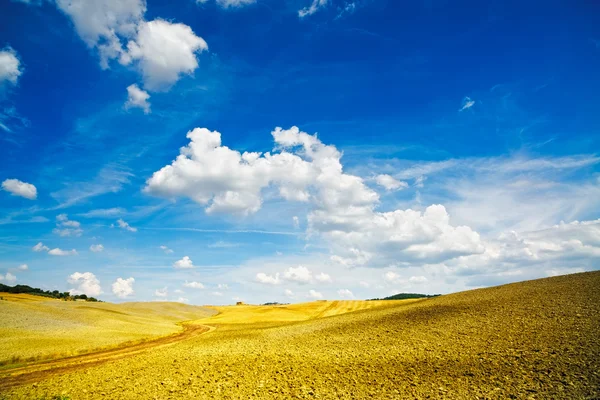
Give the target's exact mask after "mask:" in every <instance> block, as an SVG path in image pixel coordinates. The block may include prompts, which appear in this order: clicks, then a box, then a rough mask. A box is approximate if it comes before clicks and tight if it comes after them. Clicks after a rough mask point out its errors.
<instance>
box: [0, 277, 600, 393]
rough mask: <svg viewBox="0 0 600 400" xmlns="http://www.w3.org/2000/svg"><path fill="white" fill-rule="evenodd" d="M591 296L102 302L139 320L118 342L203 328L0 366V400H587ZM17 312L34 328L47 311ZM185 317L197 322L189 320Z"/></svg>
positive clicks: (509, 290)
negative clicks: (107, 350) (197, 304)
mask: <svg viewBox="0 0 600 400" xmlns="http://www.w3.org/2000/svg"><path fill="white" fill-rule="evenodd" d="M598 287H600V273H598V272H593V273H584V274H575V275H569V276H562V277H556V278H548V279H541V280H536V281H528V282H522V283H516V284H510V285H505V286H500V287H494V288H488V289H479V290H473V291H467V292H461V293H456V294H452V295H446V296H441V297H436V298H431V299H422V300H401V301H376V302H369V301H319V302H312V303H303V304H294V305H277V306H251V305H239V306H227V307H214V308H213V307H210V308H209V309H210V310H214V311H217V312H218V313H219V314H217V315H214V316H207V315H208V314H207V312H210V311H205V310H204V309H200V308H199V309H195V308H193V307H185V306H181V305H169V304H164V303H163V304H161V303H147V304H132V305H127V304H125V305H123V306H119V307H121V308H118V307H117V306H113V305H109V304H101V305H98V307H105V308H106V309H111V310H112V309H114V310H117V309H118V310H120V311H123V312H134V311H139V312H140V313H142V310H145V311H144V312H143V313H144V314H146V315H147V314H148V313H149V310H152V311H151V312H152V316H149V317H148V318H147V319H145V320H144V319H142V317H141V316H139V317H138V318H140V319H139V322H138V324H137V325H136V328H135V329H133V328H132V329H130V330H124V334H123V337H122V338H121V339H127V340H130V339H131V338H132V337H134V336H132V335H134V334H139V335H141V331H142V330H143V329H142V326H145V327H147V328H146V329H148V330H149V331H152V332H154V333H155V334H158V333H169V332H170V331H169V329H168V327H169V326H171V325H169V324H173V323H174V322H175V320H177V318H180V321H183V320H188V324H191V326H197V327H206V329H203V330H198V331H197V332H196V333H194V334H190V335H189V336H186V337H184V338H182V339H181V340H174V341H173V342H171V343H167V344H161V345H160V346H156V347H152V346H150V347H148V348H147V349H145V350H141V351H139V352H135V353H132V354H120V355H119V356H118V357H114V358H110V359H102V357H101V356H100V357H99V358H98V360H96V361H97V362H96V363H93V364H90V365H86V364H85V363H83V364H81V365H73V364H72V363H71V364H70V365H69V366H65V365H66V364H65V361H64V360H63V361H60V360H59V361H55V362H54V364H53V363H50V366H51V367H52V368H50V369H46V367H40V365H37V366H36V365H32V366H31V367H30V369H29V370H28V369H27V368H21V369H17V370H13V372H11V369H10V368H5V369H4V370H3V371H2V373H1V375H0V387H2V393H3V395H4V396H5V397H6V398H42V397H43V396H48V397H50V396H54V395H63V396H68V397H70V398H72V399H80V398H81V399H100V398H120V399H123V398H124V399H127V398H158V399H166V398H231V399H238V398H282V399H287V398H323V399H325V398H388V399H389V398H391V399H405V398H494V399H504V398H534V399H537V398H539V399H546V398H564V399H592V398H596V397H597V396H599V395H600V373H599V372H598V371H600V339H599V335H598V332H599V331H600V291H599V290H598ZM8 303H10V301H9V302H8ZM6 304H7V302H6V301H5V302H4V303H3V307H6ZM17 304H19V307H22V308H21V312H23V313H28V312H29V313H30V314H23V315H31V318H36V319H37V318H41V317H40V315H45V314H44V311H42V310H46V309H53V310H54V309H55V308H56V307H57V306H56V305H55V303H54V302H45V301H44V302H34V301H32V300H29V302H25V301H21V302H20V303H17ZM23 304H27V305H28V307H30V308H27V309H26V308H24V307H25V305H23ZM57 304H60V303H58V302H57ZM11 307H16V306H15V305H14V304H13V305H11ZM68 307H73V309H77V307H79V305H78V304H69V305H68ZM196 310H197V311H196ZM79 312H83V311H82V310H79ZM86 312H89V310H87V311H86ZM194 312H198V313H200V314H202V313H204V316H205V317H202V316H199V317H196V318H194V320H193V321H189V320H190V319H191V318H192V316H193V314H194ZM92 314H93V315H94V316H95V317H94V321H95V324H96V325H95V328H92V327H88V328H87V329H89V330H90V332H91V331H93V330H94V329H96V330H97V332H99V333H102V334H106V332H108V331H109V330H111V329H109V328H108V327H109V326H113V325H114V324H117V325H118V324H119V323H123V322H122V321H120V322H117V321H119V320H118V318H116V317H114V316H113V315H114V313H111V312H106V311H104V312H99V311H96V310H95V311H93V312H89V314H87V315H92ZM96 314H98V315H101V316H102V317H98V316H96ZM118 315H120V314H118ZM167 315H168V316H167ZM64 318H66V317H64ZM77 318H78V319H75V318H74V319H73V323H75V322H76V321H80V320H81V319H83V317H77ZM67 320H68V319H65V322H66V321H67ZM151 321H155V322H154V324H153V323H152V322H151ZM3 329H6V328H3ZM161 329H164V330H161ZM115 331H116V330H112V332H113V334H114V332H115ZM3 332H7V331H3ZM43 332H44V335H45V337H46V338H47V339H49V340H50V339H51V337H52V332H55V333H56V334H57V336H60V334H59V333H58V332H60V331H59V330H53V329H50V328H47V329H46V330H44V331H43ZM134 332H135V333H134ZM6 336H7V335H5V334H3V339H2V340H3V341H4V342H3V343H6V344H7V345H3V346H2V347H3V351H6V355H7V356H10V354H11V353H15V354H25V353H23V350H22V348H23V347H26V346H24V344H25V343H26V342H28V341H29V339H27V340H23V339H22V338H19V337H14V335H8V336H9V337H8V338H6ZM73 337H75V335H73ZM138 337H140V336H138ZM40 340H42V339H40ZM84 341H89V338H86V339H85V340H84ZM115 342H118V340H115ZM89 343H91V342H89ZM83 360H84V361H85V359H83ZM32 371H33V372H32Z"/></svg>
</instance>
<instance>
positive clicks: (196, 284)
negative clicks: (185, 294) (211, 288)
mask: <svg viewBox="0 0 600 400" xmlns="http://www.w3.org/2000/svg"><path fill="white" fill-rule="evenodd" d="M183 287H186V288H192V289H204V285H203V284H202V283H200V282H196V281H193V282H188V281H185V283H184V284H183Z"/></svg>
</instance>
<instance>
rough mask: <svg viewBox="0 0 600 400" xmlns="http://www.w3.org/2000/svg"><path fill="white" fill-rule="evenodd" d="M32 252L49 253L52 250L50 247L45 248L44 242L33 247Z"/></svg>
mask: <svg viewBox="0 0 600 400" xmlns="http://www.w3.org/2000/svg"><path fill="white" fill-rule="evenodd" d="M31 250H33V251H35V252H37V253H39V252H40V251H49V250H50V248H49V247H48V246H44V244H43V243H42V242H39V243H38V244H36V245H35V246H33V247H32V248H31Z"/></svg>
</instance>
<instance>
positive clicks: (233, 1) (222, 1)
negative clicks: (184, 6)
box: [196, 0, 256, 8]
mask: <svg viewBox="0 0 600 400" xmlns="http://www.w3.org/2000/svg"><path fill="white" fill-rule="evenodd" d="M207 2H208V0H196V3H198V4H203V3H207ZM215 2H216V3H217V5H219V7H222V8H240V7H244V6H247V5H249V4H254V3H256V0H216V1H215Z"/></svg>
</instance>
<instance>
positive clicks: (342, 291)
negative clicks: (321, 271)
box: [337, 289, 354, 299]
mask: <svg viewBox="0 0 600 400" xmlns="http://www.w3.org/2000/svg"><path fill="white" fill-rule="evenodd" d="M337 294H338V296H340V297H345V298H348V299H353V298H354V293H352V292H351V291H350V290H349V289H340V290H338V291H337Z"/></svg>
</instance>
